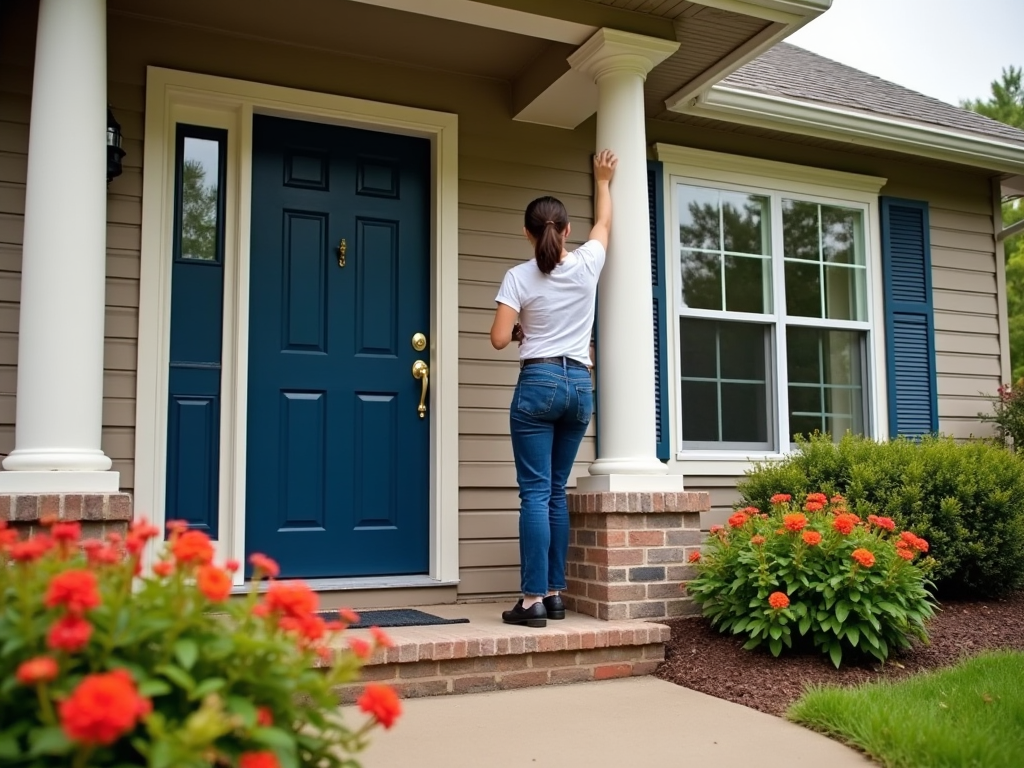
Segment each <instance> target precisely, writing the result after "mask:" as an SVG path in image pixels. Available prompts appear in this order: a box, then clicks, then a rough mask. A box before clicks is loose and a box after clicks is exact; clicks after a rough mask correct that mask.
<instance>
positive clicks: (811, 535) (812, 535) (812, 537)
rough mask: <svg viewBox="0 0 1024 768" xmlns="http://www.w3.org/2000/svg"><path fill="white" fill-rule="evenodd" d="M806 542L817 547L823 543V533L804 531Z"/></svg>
mask: <svg viewBox="0 0 1024 768" xmlns="http://www.w3.org/2000/svg"><path fill="white" fill-rule="evenodd" d="M803 538H804V544H806V545H808V546H810V547H816V546H818V545H819V544H821V534H820V533H818V532H817V531H804V537H803Z"/></svg>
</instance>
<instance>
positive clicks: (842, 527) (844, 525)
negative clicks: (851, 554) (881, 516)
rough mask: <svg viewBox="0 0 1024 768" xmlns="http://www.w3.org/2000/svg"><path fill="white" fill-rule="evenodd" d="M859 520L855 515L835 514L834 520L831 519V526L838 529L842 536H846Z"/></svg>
mask: <svg viewBox="0 0 1024 768" xmlns="http://www.w3.org/2000/svg"><path fill="white" fill-rule="evenodd" d="M859 522H860V518H859V517H857V516H856V515H851V514H842V515H836V518H835V520H833V521H832V527H833V528H835V529H836V530H837V531H839V532H840V533H841V534H843V535H844V536H848V535H849V534H850V533H851V532H852V531H853V529H854V526H856V525H857V523H859Z"/></svg>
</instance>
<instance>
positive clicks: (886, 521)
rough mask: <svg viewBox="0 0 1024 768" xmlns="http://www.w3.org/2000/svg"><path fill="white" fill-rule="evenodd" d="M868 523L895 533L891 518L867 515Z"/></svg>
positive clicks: (894, 525) (893, 522)
mask: <svg viewBox="0 0 1024 768" xmlns="http://www.w3.org/2000/svg"><path fill="white" fill-rule="evenodd" d="M868 522H869V523H871V524H872V525H875V526H878V527H879V528H883V529H885V530H886V531H895V530H896V522H895V521H894V520H893V519H892V518H891V517H879V516H878V515H868Z"/></svg>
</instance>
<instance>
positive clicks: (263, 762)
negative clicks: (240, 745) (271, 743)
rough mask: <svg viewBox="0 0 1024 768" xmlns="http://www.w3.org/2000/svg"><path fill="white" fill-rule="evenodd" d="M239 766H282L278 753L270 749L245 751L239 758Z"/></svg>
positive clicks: (242, 767) (239, 767)
mask: <svg viewBox="0 0 1024 768" xmlns="http://www.w3.org/2000/svg"><path fill="white" fill-rule="evenodd" d="M238 768H281V764H280V763H279V762H278V761H277V755H275V754H274V753H273V752H270V751H266V750H265V751H263V752H243V753H242V756H241V757H240V758H238Z"/></svg>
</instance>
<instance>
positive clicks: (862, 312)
mask: <svg viewBox="0 0 1024 768" xmlns="http://www.w3.org/2000/svg"><path fill="white" fill-rule="evenodd" d="M864 278H865V270H863V269H859V268H857V267H841V266H835V267H833V266H831V265H828V264H826V265H825V316H826V317H827V318H829V319H830V320H863V319H865V316H866V315H867V311H866V309H865V308H864Z"/></svg>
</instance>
